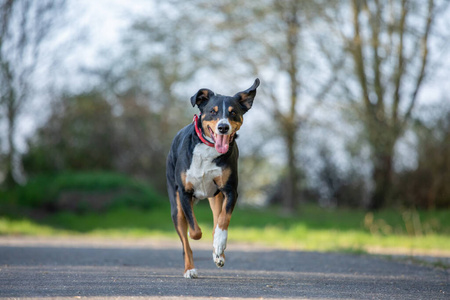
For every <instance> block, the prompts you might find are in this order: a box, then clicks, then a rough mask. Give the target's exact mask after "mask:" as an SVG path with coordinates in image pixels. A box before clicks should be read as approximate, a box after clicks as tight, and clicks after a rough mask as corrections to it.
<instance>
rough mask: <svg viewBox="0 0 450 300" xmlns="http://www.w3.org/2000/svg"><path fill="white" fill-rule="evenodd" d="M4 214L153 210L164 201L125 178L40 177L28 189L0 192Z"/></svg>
mask: <svg viewBox="0 0 450 300" xmlns="http://www.w3.org/2000/svg"><path fill="white" fill-rule="evenodd" d="M0 198H1V199H7V201H6V203H5V202H3V205H2V207H1V208H2V210H5V211H4V213H5V212H8V211H9V213H12V214H14V213H17V212H19V215H20V214H22V213H23V211H26V210H27V209H28V210H30V211H31V212H32V213H36V212H40V213H44V214H46V213H48V212H53V213H54V212H58V211H71V212H74V213H84V212H88V211H95V212H101V211H106V210H110V209H113V208H118V207H126V208H139V209H150V208H156V207H159V206H161V204H162V203H164V200H165V198H163V197H161V196H160V195H159V194H158V193H157V192H156V191H155V190H154V189H152V188H151V187H150V186H149V185H148V184H144V183H141V182H139V181H137V180H134V179H131V178H129V177H126V176H124V175H120V174H117V173H105V172H88V173H86V172H77V173H68V172H64V173H56V174H53V175H50V174H47V175H38V176H35V177H33V178H32V179H30V180H29V181H28V182H27V184H26V185H24V186H16V187H15V188H13V189H10V190H7V191H0Z"/></svg>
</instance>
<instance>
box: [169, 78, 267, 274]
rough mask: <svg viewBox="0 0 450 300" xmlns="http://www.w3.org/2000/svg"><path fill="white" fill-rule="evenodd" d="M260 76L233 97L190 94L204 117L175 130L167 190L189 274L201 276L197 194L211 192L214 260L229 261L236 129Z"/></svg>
mask: <svg viewBox="0 0 450 300" xmlns="http://www.w3.org/2000/svg"><path fill="white" fill-rule="evenodd" d="M258 86H259V79H256V80H255V83H254V84H253V85H252V86H251V87H250V88H249V89H247V90H245V91H243V92H239V93H237V94H236V95H234V96H233V97H229V96H222V95H216V94H214V92H212V91H211V90H208V89H201V90H199V91H198V92H197V93H196V94H195V95H194V96H192V98H191V103H192V106H195V105H197V107H198V108H199V109H200V118H198V117H197V116H195V117H194V122H193V123H192V124H190V125H188V126H186V127H184V128H183V129H181V130H180V131H179V132H178V134H177V135H176V136H175V138H174V140H173V142H172V147H171V149H170V152H169V156H168V158H167V170H166V176H167V190H168V192H169V198H170V205H171V207H172V209H171V214H172V220H173V223H174V224H175V228H176V230H177V232H178V235H179V236H180V239H181V243H182V244H183V256H184V266H185V268H184V277H186V278H196V277H197V270H196V269H195V267H194V260H193V256H192V250H191V247H190V246H189V241H188V238H187V237H188V229H189V236H190V237H191V238H192V239H194V240H198V239H200V238H201V237H202V231H201V229H200V227H199V226H198V224H197V220H196V219H195V216H194V211H193V205H194V200H195V199H205V198H208V200H209V204H210V206H211V210H212V212H213V217H214V231H213V236H214V242H213V260H214V262H215V263H216V265H217V266H218V267H223V265H224V264H225V255H224V250H225V248H226V246H227V237H228V232H227V230H228V225H229V223H230V218H231V213H232V212H233V209H234V206H235V204H236V200H237V196H238V195H237V186H238V174H237V160H238V156H239V151H238V147H237V145H236V142H235V139H236V132H237V131H238V130H239V128H240V127H241V125H242V122H243V115H244V114H245V113H246V112H247V111H248V110H249V109H250V108H251V107H252V104H253V99H254V98H255V95H256V88H257V87H258Z"/></svg>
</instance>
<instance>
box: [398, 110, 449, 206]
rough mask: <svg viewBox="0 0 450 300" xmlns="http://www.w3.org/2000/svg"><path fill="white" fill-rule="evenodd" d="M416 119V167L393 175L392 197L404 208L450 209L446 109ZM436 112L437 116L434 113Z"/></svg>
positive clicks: (447, 120) (447, 111)
mask: <svg viewBox="0 0 450 300" xmlns="http://www.w3.org/2000/svg"><path fill="white" fill-rule="evenodd" d="M433 110H434V112H435V115H437V117H435V118H434V120H433V117H431V118H430V117H429V118H428V120H427V121H423V120H420V119H419V120H417V121H416V122H415V124H414V126H413V130H414V132H415V133H416V136H417V156H418V157H417V168H415V169H413V170H405V171H403V172H400V173H398V174H396V179H397V182H396V185H395V186H396V193H397V194H396V197H397V199H399V201H400V202H401V204H403V205H405V206H407V207H420V208H423V209H440V208H446V209H448V208H450V107H449V106H448V107H447V109H445V107H441V106H440V107H439V108H434V109H433ZM436 112H437V113H436Z"/></svg>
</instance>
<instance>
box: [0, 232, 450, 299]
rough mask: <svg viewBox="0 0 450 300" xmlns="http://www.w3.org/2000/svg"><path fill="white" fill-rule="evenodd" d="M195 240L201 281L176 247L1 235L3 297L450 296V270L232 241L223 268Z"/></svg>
mask: <svg viewBox="0 0 450 300" xmlns="http://www.w3.org/2000/svg"><path fill="white" fill-rule="evenodd" d="M192 244H193V250H194V259H195V262H196V268H197V270H198V272H199V278H198V279H185V278H183V260H182V255H181V246H180V247H179V248H178V247H176V244H170V245H161V244H152V243H149V244H146V243H140V244H138V243H136V244H134V243H133V242H127V243H122V242H120V241H116V242H114V243H112V244H111V243H109V244H107V245H102V244H93V245H91V244H89V243H79V242H76V241H75V242H73V243H63V244H61V245H60V244H59V243H58V242H57V241H56V242H55V241H53V242H50V241H49V242H39V243H25V244H23V243H17V242H15V243H8V242H6V243H5V242H3V243H2V241H1V240H0V297H6V298H17V297H27V298H42V297H44V298H45V297H52V298H69V297H70V298H73V297H75V298H80V297H81V298H83V297H96V298H102V299H103V298H106V297H111V298H122V297H133V298H146V299H148V298H149V299H152V298H153V299H155V298H159V297H163V298H164V297H166V298H167V297H169V298H167V299H171V298H170V297H172V299H179V298H180V296H182V297H183V298H189V299H201V298H217V297H229V298H247V299H248V298H258V299H260V298H296V299H408V300H409V299H427V300H430V299H450V279H449V275H450V272H449V270H443V269H438V268H431V267H424V266H419V265H414V264H409V263H404V262H399V261H395V260H388V259H385V258H379V257H373V256H366V255H351V254H330V253H311V252H291V251H274V250H267V249H266V250H258V249H252V247H251V246H250V247H246V248H245V249H244V248H242V247H235V249H233V245H229V247H228V249H227V251H226V264H225V267H224V268H223V269H218V268H217V267H216V266H215V264H214V263H213V261H212V255H211V250H206V249H205V247H199V248H200V249H196V247H195V242H193V243H192ZM203 245H204V244H203ZM173 297H175V298H173Z"/></svg>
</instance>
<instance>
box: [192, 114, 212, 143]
mask: <svg viewBox="0 0 450 300" xmlns="http://www.w3.org/2000/svg"><path fill="white" fill-rule="evenodd" d="M201 115H202V114H200V116H201ZM193 123H194V126H195V133H197V136H198V138H199V139H200V140H201V141H202V142H203V144H205V145H207V146H209V147H214V144H213V143H211V142H210V141H208V140H206V139H205V137H204V136H203V133H202V131H201V129H200V128H198V125H197V124H198V116H197V115H194V120H193Z"/></svg>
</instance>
